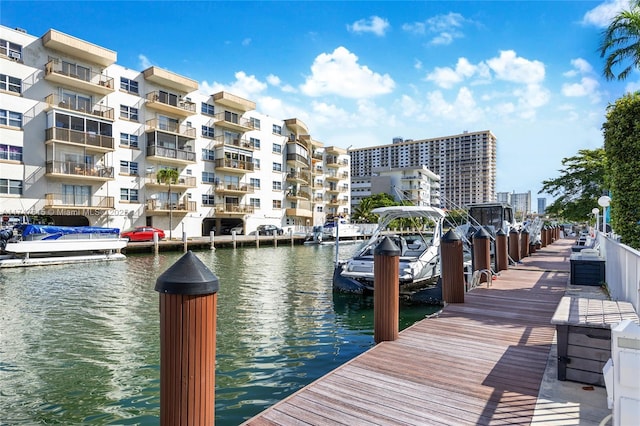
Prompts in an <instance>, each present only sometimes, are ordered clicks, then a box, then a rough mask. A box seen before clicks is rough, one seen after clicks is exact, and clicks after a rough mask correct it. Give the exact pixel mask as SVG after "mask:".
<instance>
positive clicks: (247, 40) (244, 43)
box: [242, 37, 251, 46]
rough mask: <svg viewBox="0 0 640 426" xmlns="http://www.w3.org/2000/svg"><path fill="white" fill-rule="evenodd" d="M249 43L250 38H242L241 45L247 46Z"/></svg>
mask: <svg viewBox="0 0 640 426" xmlns="http://www.w3.org/2000/svg"><path fill="white" fill-rule="evenodd" d="M250 44H251V39H250V38H248V37H247V38H245V39H244V40H242V45H243V46H248V45H250Z"/></svg>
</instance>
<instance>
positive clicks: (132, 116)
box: [120, 105, 138, 121]
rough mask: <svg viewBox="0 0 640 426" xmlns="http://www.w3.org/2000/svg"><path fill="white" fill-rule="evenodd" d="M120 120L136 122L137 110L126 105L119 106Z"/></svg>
mask: <svg viewBox="0 0 640 426" xmlns="http://www.w3.org/2000/svg"><path fill="white" fill-rule="evenodd" d="M120 118H124V119H125V120H131V121H138V108H134V107H130V106H127V105H120Z"/></svg>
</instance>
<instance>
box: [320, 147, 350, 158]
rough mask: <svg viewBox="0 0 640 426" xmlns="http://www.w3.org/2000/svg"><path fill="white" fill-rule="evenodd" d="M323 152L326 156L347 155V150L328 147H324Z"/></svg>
mask: <svg viewBox="0 0 640 426" xmlns="http://www.w3.org/2000/svg"><path fill="white" fill-rule="evenodd" d="M324 151H325V152H326V153H327V154H330V155H335V156H338V155H344V154H346V153H347V150H346V149H343V148H338V147H337V146H328V147H326V148H325V149H324Z"/></svg>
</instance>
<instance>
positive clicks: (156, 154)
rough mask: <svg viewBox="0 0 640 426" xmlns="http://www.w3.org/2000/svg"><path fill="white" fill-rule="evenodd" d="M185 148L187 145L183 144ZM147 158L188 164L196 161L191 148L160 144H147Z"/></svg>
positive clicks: (169, 162) (176, 163) (168, 162)
mask: <svg viewBox="0 0 640 426" xmlns="http://www.w3.org/2000/svg"><path fill="white" fill-rule="evenodd" d="M185 148H187V147H186V146H185ZM188 148H190V147H188ZM147 159H148V160H156V161H158V162H162V163H167V164H175V165H188V164H193V163H195V162H196V153H195V152H193V151H192V150H191V149H176V148H168V147H166V146H160V145H147Z"/></svg>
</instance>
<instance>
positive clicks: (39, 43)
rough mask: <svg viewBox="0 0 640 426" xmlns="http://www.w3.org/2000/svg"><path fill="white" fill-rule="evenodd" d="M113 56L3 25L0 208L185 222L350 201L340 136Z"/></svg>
mask: <svg viewBox="0 0 640 426" xmlns="http://www.w3.org/2000/svg"><path fill="white" fill-rule="evenodd" d="M116 61H117V54H116V52H114V51H112V50H109V49H107V48H104V47H100V46H96V45H94V44H92V43H90V42H87V41H84V40H80V39H77V38H75V37H72V36H70V35H67V34H64V33H61V32H59V31H56V30H49V31H48V32H47V33H46V34H44V35H43V36H42V37H35V36H32V35H29V34H26V33H25V32H24V31H21V30H12V29H9V28H6V27H1V26H0V65H1V68H2V72H1V74H0V214H3V215H5V216H7V215H17V214H37V215H41V216H46V217H47V218H48V219H50V220H52V221H53V222H55V223H56V224H75V225H83V224H90V225H98V226H109V227H119V228H122V229H125V228H130V227H133V226H139V225H151V226H156V227H159V228H162V229H165V230H170V231H174V233H178V234H180V233H181V231H184V232H186V233H187V235H188V236H198V235H208V234H209V231H210V230H212V229H216V230H217V231H218V232H219V231H220V230H221V229H224V228H226V227H231V226H233V225H238V224H243V225H244V229H245V232H250V231H252V230H254V229H255V228H256V227H257V226H258V225H260V224H267V223H269V224H276V225H278V226H282V227H298V226H311V225H314V224H322V223H323V222H324V221H325V218H326V216H334V215H342V216H348V215H349V211H350V201H349V200H350V198H349V194H350V191H349V184H350V178H349V156H348V154H347V151H346V150H344V149H341V148H338V147H333V146H330V147H325V146H324V145H323V144H322V143H321V142H318V141H316V140H314V139H313V138H312V137H311V136H310V134H309V129H308V128H307V126H306V125H305V124H304V123H303V122H302V121H300V120H299V119H297V118H290V119H284V120H281V119H275V118H273V117H269V116H266V115H264V114H261V113H259V112H257V111H256V104H255V102H253V101H250V100H247V99H243V98H241V97H239V96H236V95H233V94H231V93H228V92H224V91H222V92H218V93H214V94H203V93H201V92H200V91H199V85H198V82H196V81H194V80H192V79H190V78H187V77H184V76H180V75H178V74H175V73H173V72H171V71H168V70H164V69H161V68H158V67H155V66H151V67H149V68H147V69H145V70H143V71H142V72H140V71H136V70H131V69H128V68H125V67H122V66H120V65H118V64H117V63H116ZM166 170H170V172H167V171H166ZM172 174H175V175H177V178H176V179H175V180H172V179H168V178H167V176H169V177H170V176H171V175H172Z"/></svg>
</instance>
